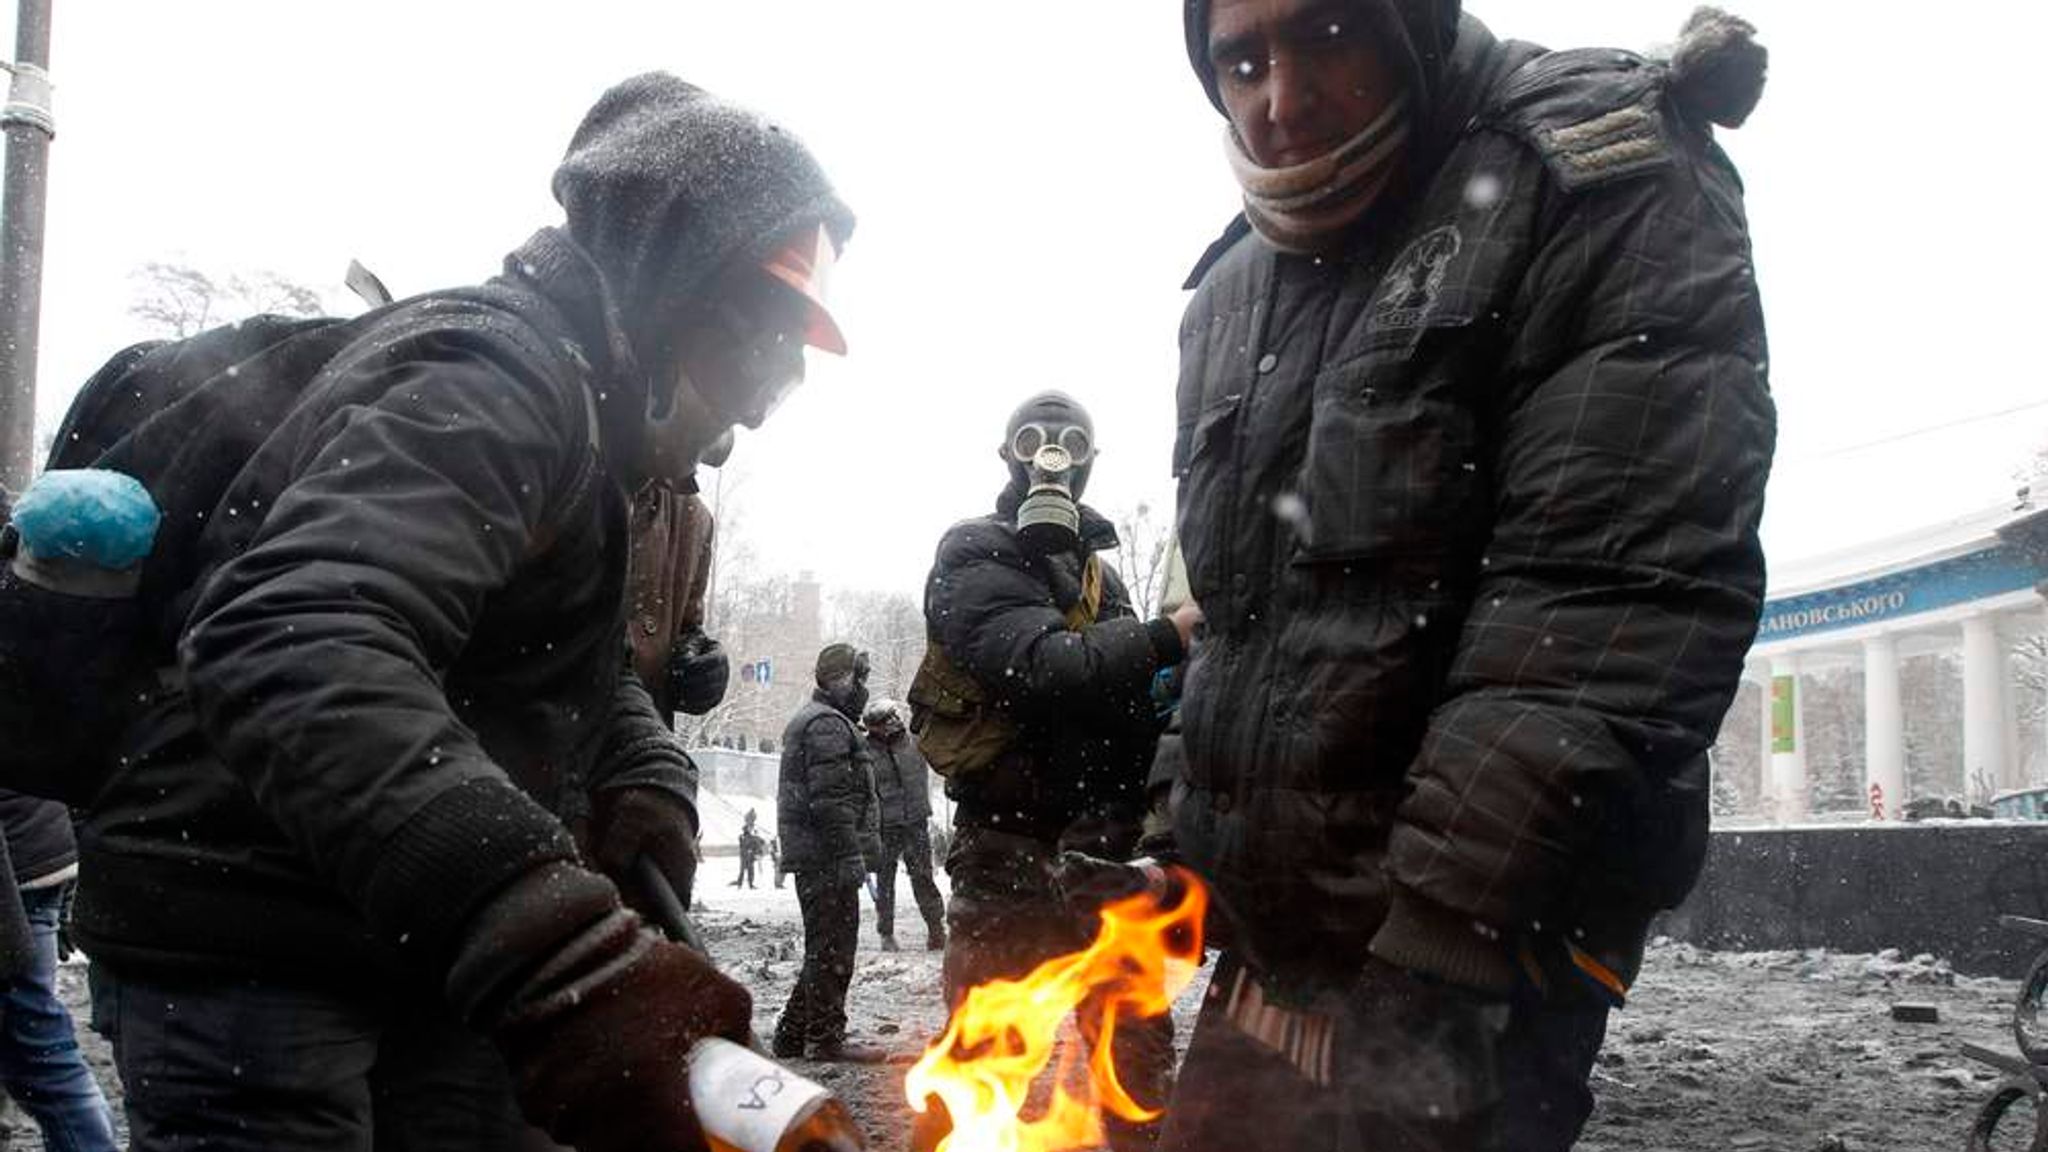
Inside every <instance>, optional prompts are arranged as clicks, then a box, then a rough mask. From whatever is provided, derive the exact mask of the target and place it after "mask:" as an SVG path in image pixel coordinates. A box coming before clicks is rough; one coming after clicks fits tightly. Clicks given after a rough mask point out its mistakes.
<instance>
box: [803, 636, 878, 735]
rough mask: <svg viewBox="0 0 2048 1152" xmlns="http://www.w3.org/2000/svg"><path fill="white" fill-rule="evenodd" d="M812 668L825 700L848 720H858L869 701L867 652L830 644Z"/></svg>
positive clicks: (847, 645) (819, 655) (821, 652)
mask: <svg viewBox="0 0 2048 1152" xmlns="http://www.w3.org/2000/svg"><path fill="white" fill-rule="evenodd" d="M812 671H813V673H814V674H815V679H816V680H817V683H818V691H819V692H820V693H822V694H823V695H824V697H825V700H826V702H827V703H829V704H831V705H832V707H834V708H836V709H838V710H839V711H840V713H841V714H843V715H844V716H845V717H846V718H847V719H849V720H858V719H859V718H860V715H861V712H862V711H863V710H864V709H866V708H867V704H868V683H867V681H868V657H867V653H865V652H862V651H861V650H860V649H858V648H855V647H854V646H853V645H851V644H827V645H825V647H824V648H822V649H820V650H819V652H818V663H817V667H816V668H814V669H813V670H812Z"/></svg>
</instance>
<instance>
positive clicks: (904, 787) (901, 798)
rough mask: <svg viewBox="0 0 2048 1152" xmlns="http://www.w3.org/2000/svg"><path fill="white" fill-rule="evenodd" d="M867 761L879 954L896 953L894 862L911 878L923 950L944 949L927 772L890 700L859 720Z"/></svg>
mask: <svg viewBox="0 0 2048 1152" xmlns="http://www.w3.org/2000/svg"><path fill="white" fill-rule="evenodd" d="M861 727H862V728H863V729H865V730H866V732H867V742H868V760H869V762H870V763H872V764H873V765H874V769H875V803H876V804H877V806H878V807H877V814H878V815H877V819H878V821H879V823H880V824H881V831H882V856H881V859H880V860H879V861H878V862H877V863H878V867H877V868H876V869H875V932H876V935H878V936H880V937H881V938H882V951H884V952H894V951H896V864H897V862H898V861H901V862H902V864H903V870H904V871H905V872H908V873H909V874H910V894H911V896H912V898H914V899H915V900H916V901H917V911H918V914H919V915H921V916H923V917H924V929H925V937H924V943H925V948H926V949H927V950H929V951H932V952H937V951H940V950H941V949H943V948H945V946H946V898H945V897H944V896H941V895H939V886H938V884H937V883H935V882H934V881H933V880H932V838H931V832H930V830H929V829H928V827H927V825H928V824H929V823H930V821H931V818H932V770H931V766H930V765H929V764H926V763H925V760H924V754H923V753H922V752H919V751H918V749H917V741H916V740H915V739H912V738H911V735H910V732H909V730H908V729H906V728H905V727H904V726H903V713H902V712H900V711H898V710H897V707H896V704H895V702H894V701H890V700H877V701H875V702H874V703H872V704H870V705H868V708H867V712H866V713H865V714H863V715H862V716H861Z"/></svg>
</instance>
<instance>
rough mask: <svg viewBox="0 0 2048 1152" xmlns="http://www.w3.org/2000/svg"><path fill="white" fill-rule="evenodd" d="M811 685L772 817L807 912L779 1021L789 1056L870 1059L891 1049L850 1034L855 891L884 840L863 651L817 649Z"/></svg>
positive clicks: (788, 730)
mask: <svg viewBox="0 0 2048 1152" xmlns="http://www.w3.org/2000/svg"><path fill="white" fill-rule="evenodd" d="M815 674H816V680H817V685H818V686H817V689H816V690H815V691H814V692H812V693H811V699H810V701H809V702H808V703H806V704H805V705H804V706H803V707H802V708H799V709H797V711H796V715H794V716H792V717H790V718H789V724H788V726H786V727H785V728H783V730H782V766H781V771H780V773H779V774H778V776H777V778H776V785H775V797H776V812H775V820H776V825H777V828H778V830H779V831H780V832H781V839H782V864H781V866H782V867H784V868H787V869H789V870H790V871H791V872H794V873H796V900H797V906H798V907H799V908H800V909H801V910H802V913H803V920H804V966H803V970H802V971H801V972H799V973H798V974H797V978H796V986H795V987H793V988H791V989H790V990H789V1003H788V1004H786V1005H785V1006H784V1007H783V1009H782V1016H781V1018H780V1019H778V1020H777V1021H776V1022H775V1049H774V1050H775V1054H776V1055H777V1056H780V1057H783V1058H785V1059H795V1058H798V1057H802V1056H809V1057H810V1058H811V1059H813V1060H833V1061H846V1062H850V1063H862V1064H872V1063H879V1062H881V1061H883V1060H885V1059H887V1058H888V1054H887V1053H886V1052H884V1051H882V1050H880V1049H877V1048H870V1047H867V1046H866V1045H861V1044H849V1043H847V1040H846V990H847V988H848V987H849V986H850V985H851V984H852V983H853V953H854V949H855V947H856V946H857V944H858V943H859V939H860V890H861V884H862V882H863V881H864V880H865V879H866V878H867V875H868V873H870V872H872V871H874V870H875V869H874V863H873V862H874V861H877V860H879V859H880V858H881V855H882V845H881V843H880V841H879V840H878V838H877V834H876V813H875V780H874V769H873V768H872V766H871V765H870V764H869V761H868V750H867V744H866V742H865V741H863V740H862V739H861V738H860V732H859V730H858V729H856V728H855V727H854V722H855V721H856V720H858V719H859V718H860V714H861V711H862V709H864V708H866V707H867V702H868V687H867V680H868V656H867V653H865V652H861V651H858V650H856V649H855V648H854V647H853V645H851V644H828V645H826V646H825V648H824V649H823V650H822V651H820V652H819V653H818V663H817V667H816V669H815Z"/></svg>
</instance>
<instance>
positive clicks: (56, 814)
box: [0, 790, 78, 884]
mask: <svg viewBox="0 0 2048 1152" xmlns="http://www.w3.org/2000/svg"><path fill="white" fill-rule="evenodd" d="M0 832H4V833H5V834H6V837H7V857H8V860H9V862H10V863H11V864H12V865H13V868H14V882H15V883H17V884H28V883H32V882H34V881H36V880H40V879H42V878H43V877H45V876H50V875H54V874H55V873H58V872H62V871H63V870H64V869H66V868H69V867H71V866H72V865H73V864H76V863H78V841H77V839H76V838H75V837H74V836H73V835H72V832H71V813H70V812H69V811H67V810H66V809H65V807H64V805H62V804H60V803H58V802H57V801H55V800H45V799H43V798H42V797H40V796H24V795H22V794H21V793H19V792H8V791H4V790H0Z"/></svg>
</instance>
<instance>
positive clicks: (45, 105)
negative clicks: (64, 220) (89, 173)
mask: <svg viewBox="0 0 2048 1152" xmlns="http://www.w3.org/2000/svg"><path fill="white" fill-rule="evenodd" d="M49 65H50V0H20V13H19V15H18V16H17V17H16V24H15V34H14V64H13V67H12V69H11V70H12V72H13V73H14V80H13V83H12V84H10V85H9V86H8V90H7V104H6V107H5V108H0V128H5V130H6V133H7V176H6V183H5V187H4V189H0V197H4V199H0V483H4V484H6V485H7V486H8V487H9V488H11V489H14V490H16V491H19V490H20V489H21V487H22V486H23V485H24V484H26V483H28V478H29V474H30V473H31V472H33V471H34V470H35V435H36V336H37V328H38V323H39V318H40V315H41V312H42V303H43V209H44V204H45V202H46V200H47V195H46V189H47V182H48V177H49V156H50V140H51V138H52V137H54V136H55V135H56V134H57V123H56V120H55V119H54V118H53V116H52V114H51V111H50V73H49V71H48V69H49Z"/></svg>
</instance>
